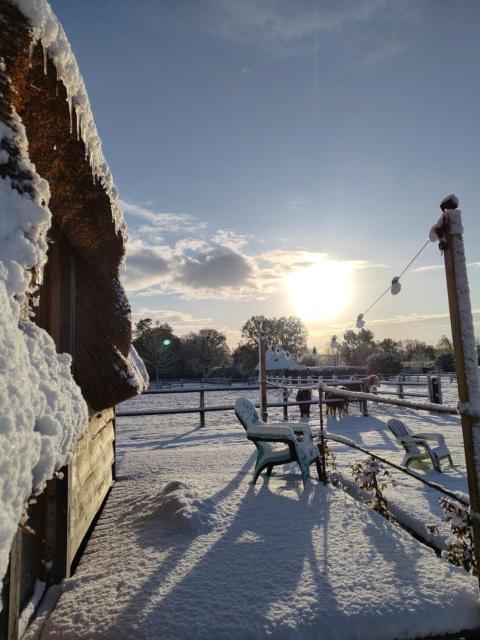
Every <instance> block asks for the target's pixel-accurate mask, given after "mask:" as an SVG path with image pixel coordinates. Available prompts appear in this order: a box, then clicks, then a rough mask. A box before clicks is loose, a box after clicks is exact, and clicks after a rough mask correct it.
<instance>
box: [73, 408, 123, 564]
mask: <svg viewBox="0 0 480 640" xmlns="http://www.w3.org/2000/svg"><path fill="white" fill-rule="evenodd" d="M114 443H115V414H114V410H113V409H105V410H104V411H102V412H100V413H97V414H95V415H94V416H93V417H92V418H91V419H90V422H89V425H88V428H87V430H86V432H85V434H84V435H83V437H82V438H81V440H79V442H78V445H77V449H76V451H75V454H74V456H73V459H72V462H71V463H70V498H69V502H70V505H69V507H70V509H69V511H70V517H69V524H68V528H69V545H68V547H69V556H70V557H69V564H70V563H71V562H72V561H73V559H74V557H75V554H76V553H77V551H78V548H79V547H80V544H81V542H82V540H83V538H84V536H85V534H86V533H87V531H88V529H89V527H90V525H91V524H92V521H93V519H94V518H95V516H96V515H97V512H98V510H99V509H100V506H101V505H102V502H103V501H104V499H105V496H106V495H107V492H108V490H109V489H110V487H111V485H112V481H113V471H112V470H113V464H114V458H115V455H114Z"/></svg>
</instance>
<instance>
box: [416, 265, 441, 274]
mask: <svg viewBox="0 0 480 640" xmlns="http://www.w3.org/2000/svg"><path fill="white" fill-rule="evenodd" d="M444 269H445V267H444V266H443V265H442V264H427V265H425V266H424V267H417V268H416V269H412V271H413V273H422V272H425V271H442V270H444Z"/></svg>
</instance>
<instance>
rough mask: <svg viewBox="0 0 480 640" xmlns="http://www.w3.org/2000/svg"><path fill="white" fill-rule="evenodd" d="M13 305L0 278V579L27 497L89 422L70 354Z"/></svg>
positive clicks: (58, 465)
mask: <svg viewBox="0 0 480 640" xmlns="http://www.w3.org/2000/svg"><path fill="white" fill-rule="evenodd" d="M0 265H1V262H0ZM16 309H17V305H12V304H11V298H10V296H9V295H8V293H7V288H6V286H5V282H4V281H3V279H2V278H1V277H0V577H3V576H4V574H5V571H6V569H7V565H8V554H9V550H10V545H11V542H12V539H13V536H14V534H15V531H16V529H17V525H18V523H19V522H20V521H21V520H22V517H23V514H24V512H25V506H26V501H27V500H28V498H29V496H30V495H31V493H32V492H35V491H36V492H38V491H41V490H42V489H43V488H44V486H45V483H46V481H47V480H48V479H49V478H51V477H52V476H53V475H54V472H55V471H56V470H58V469H59V468H61V467H62V466H63V465H64V464H66V463H67V462H68V461H69V460H70V457H71V455H72V453H73V447H74V444H75V442H76V440H77V439H78V438H79V437H80V436H81V435H82V433H83V431H84V429H85V426H86V424H87V422H88V411H87V406H86V404H85V401H84V400H83V398H82V395H81V392H80V389H79V387H78V386H77V385H76V384H75V382H74V380H73V378H72V374H71V371H70V363H71V359H70V356H68V355H66V354H62V355H58V354H57V353H56V351H55V345H54V343H53V340H52V339H51V338H50V336H49V335H48V334H47V333H46V332H45V331H43V330H42V329H39V328H38V327H37V326H35V325H33V324H32V323H30V322H27V323H26V325H25V326H24V327H23V329H24V330H22V328H20V327H19V326H18V318H17V315H16V313H15V312H16Z"/></svg>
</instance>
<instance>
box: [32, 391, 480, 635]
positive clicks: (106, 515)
mask: <svg viewBox="0 0 480 640" xmlns="http://www.w3.org/2000/svg"><path fill="white" fill-rule="evenodd" d="M212 395H215V394H209V398H208V400H207V404H220V402H218V398H217V399H216V400H213V398H212V399H210V396H212ZM247 395H248V394H247ZM252 395H255V392H252ZM194 397H195V396H191V397H190V399H188V400H186V401H183V406H188V405H193V404H195V400H194ZM234 397H235V394H233V396H232V394H229V396H228V398H225V397H224V398H223V402H225V401H227V402H228V403H230V402H232V401H233V398H234ZM161 398H162V403H161V406H166V402H165V400H166V398H170V402H178V401H179V399H180V398H181V396H161ZM187 398H188V396H187ZM152 402H155V403H156V406H157V407H158V406H159V405H158V399H157V400H156V399H155V397H154V398H151V397H144V398H140V399H137V400H135V401H131V402H130V403H129V404H130V406H132V405H137V408H138V407H139V406H140V405H141V404H144V403H152ZM355 413H356V411H355V410H353V414H352V416H351V417H349V418H347V419H345V420H343V421H341V422H340V421H338V422H336V423H335V424H334V425H333V424H329V429H331V430H336V431H337V432H338V433H344V434H345V435H348V436H349V437H353V436H355V438H356V439H357V440H358V441H359V442H360V441H361V442H363V443H364V444H365V443H368V444H369V446H373V447H376V448H377V450H379V449H380V450H382V452H383V453H384V454H388V455H392V458H395V459H397V460H398V458H399V457H400V458H401V452H400V451H397V450H396V447H395V445H394V443H393V441H390V440H389V437H388V434H387V433H386V432H385V428H384V427H382V426H381V424H382V418H381V417H380V416H378V415H375V416H374V417H372V418H367V419H364V418H361V417H360V416H359V415H358V414H357V415H355ZM426 415H427V418H428V419H432V416H430V415H429V414H426ZM441 420H442V421H443V423H442V425H440V426H441V427H442V432H444V433H445V434H446V436H447V439H448V441H449V444H452V442H453V440H454V436H456V435H457V434H458V433H459V431H458V429H459V426H458V423H457V422H458V421H457V422H455V421H456V419H455V418H452V419H448V418H447V419H446V420H445V418H442V419H441ZM432 426H433V425H432V424H431V423H430V424H429V429H430V428H431V427H432ZM449 430H450V431H449ZM447 432H448V433H447ZM450 432H451V433H450ZM118 440H119V451H120V453H121V455H122V457H123V459H122V462H121V464H120V470H119V479H118V482H117V483H116V485H115V487H114V489H113V491H112V494H111V496H110V498H109V500H108V502H107V506H106V508H105V510H104V512H103V514H102V517H101V519H100V521H99V524H98V526H97V528H96V530H95V532H94V535H93V537H92V539H91V541H90V543H89V545H88V547H87V551H86V553H85V555H84V557H83V559H82V561H81V564H80V566H79V568H78V570H77V573H76V575H75V577H74V578H72V579H70V580H68V581H66V583H65V585H64V593H63V595H62V596H61V598H60V601H59V603H58V605H57V608H56V610H55V611H54V613H53V614H52V616H51V617H50V619H49V621H48V622H47V625H46V627H45V628H44V631H43V634H42V636H41V637H42V638H52V639H57V638H62V639H66V638H68V639H71V640H75V639H80V638H83V639H86V638H106V639H112V640H113V639H115V640H117V639H118V640H121V639H123V638H125V639H126V638H139V639H143V638H145V639H153V638H159V637H162V638H164V639H165V640H170V639H172V640H173V639H175V640H189V639H190V638H192V639H203V638H209V639H210V638H212V639H214V640H216V639H218V640H220V639H222V640H223V639H224V638H229V639H230V640H235V639H236V638H238V639H239V640H240V639H241V640H248V639H253V638H256V639H259V638H267V637H268V638H279V639H285V640H286V639H292V640H295V639H297V638H302V639H309V638H317V639H325V640H327V639H329V640H331V639H339V640H340V639H341V640H349V639H352V640H353V639H355V640H363V639H365V640H367V639H368V640H376V639H378V640H390V639H391V640H393V639H395V638H415V637H422V636H426V635H428V634H445V633H449V632H458V631H460V630H462V629H469V628H472V627H479V626H480V605H479V604H478V596H477V583H476V580H475V579H473V578H471V577H470V576H469V575H468V574H467V573H465V572H464V571H463V570H461V569H457V568H455V567H452V566H451V565H449V564H448V563H447V562H445V561H443V560H441V559H439V558H438V557H437V556H436V555H435V554H434V552H433V551H431V550H430V549H428V548H427V547H425V546H424V545H422V544H420V543H419V542H417V541H416V540H415V539H414V538H413V537H411V536H410V535H409V534H407V533H406V532H404V531H403V530H402V529H400V528H399V527H398V526H394V525H392V524H390V523H388V522H387V521H385V520H384V519H382V518H380V517H379V516H377V514H375V513H373V512H372V511H371V510H369V509H367V508H366V507H365V506H363V505H361V504H358V503H356V502H354V501H353V500H352V499H351V498H350V497H349V496H348V495H347V494H346V493H345V492H343V491H341V490H340V489H336V488H334V487H327V488H325V487H323V486H322V485H320V484H317V483H314V484H313V487H312V488H311V490H310V491H308V492H305V493H303V492H302V490H301V489H302V484H301V481H300V478H299V474H298V471H297V469H295V468H294V465H291V466H288V467H283V468H280V469H279V470H278V472H277V473H276V474H275V475H274V476H272V478H270V479H266V478H261V479H260V480H259V482H258V484H257V486H256V487H252V486H251V484H250V483H249V481H250V478H251V473H252V465H253V460H254V447H253V445H252V444H251V443H249V442H248V441H247V440H246V439H245V436H244V432H243V430H242V428H241V427H240V425H239V424H238V423H236V421H235V419H234V418H233V416H228V415H226V414H208V415H207V426H206V427H205V428H203V429H200V428H199V427H198V416H190V415H186V416H161V417H154V418H124V419H120V420H119V424H118ZM452 448H453V447H452ZM452 453H453V455H454V459H456V458H459V457H460V453H461V452H460V450H459V449H458V450H457V449H454V450H453V451H452ZM348 455H351V454H348ZM343 457H345V456H343V455H342V452H341V451H340V449H339V451H338V452H337V459H338V461H339V460H340V458H343ZM342 465H343V466H344V467H345V468H346V465H347V461H346V460H345V461H342ZM444 475H445V479H446V480H448V482H451V483H454V484H455V483H457V484H459V483H461V482H463V481H464V478H463V476H462V471H461V468H459V469H457V470H454V471H453V472H451V473H450V472H449V473H448V474H444ZM435 476H438V474H435ZM436 479H437V480H438V477H436ZM442 480H443V477H442ZM413 491H415V490H413ZM421 491H422V492H423V493H425V492H424V490H423V489H421ZM403 493H404V491H403V490H401V491H400V494H403ZM412 495H413V498H414V500H415V501H418V498H419V495H420V494H418V495H417V494H416V493H414V494H412ZM424 498H425V505H423V503H422V505H423V506H421V507H420V506H419V507H418V508H419V510H420V511H422V510H424V511H425V512H426V511H428V509H429V507H428V505H429V504H430V499H429V497H428V495H425V496H424ZM32 633H33V631H32ZM29 637H33V636H32V635H30V636H29Z"/></svg>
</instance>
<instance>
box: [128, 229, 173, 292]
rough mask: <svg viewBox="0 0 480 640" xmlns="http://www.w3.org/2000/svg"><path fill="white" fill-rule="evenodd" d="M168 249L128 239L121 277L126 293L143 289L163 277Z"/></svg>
mask: <svg viewBox="0 0 480 640" xmlns="http://www.w3.org/2000/svg"><path fill="white" fill-rule="evenodd" d="M169 252H170V251H169V247H161V246H153V245H148V244H146V243H145V242H144V241H143V240H140V239H129V241H128V245H127V260H126V263H125V271H124V273H123V274H121V276H122V280H123V283H124V285H125V288H126V289H127V291H133V290H136V289H145V288H146V287H149V286H152V285H154V284H156V283H157V282H158V281H159V279H162V278H163V277H165V275H166V274H167V273H168V271H169V269H170V266H169V256H168V253H169Z"/></svg>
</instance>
